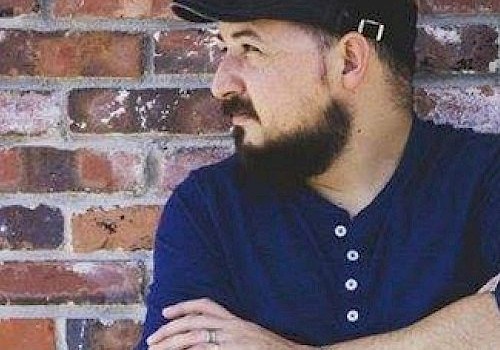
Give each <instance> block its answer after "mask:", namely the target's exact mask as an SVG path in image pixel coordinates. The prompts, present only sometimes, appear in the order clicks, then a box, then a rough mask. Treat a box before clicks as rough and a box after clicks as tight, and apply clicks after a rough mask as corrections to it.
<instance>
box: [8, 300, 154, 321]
mask: <svg viewBox="0 0 500 350" xmlns="http://www.w3.org/2000/svg"><path fill="white" fill-rule="evenodd" d="M145 312H146V307H145V306H144V305H143V304H129V305H70V304H66V305H9V306H0V319H8V318H18V319H35V318H44V319H47V318H52V319H57V318H65V319H97V320H102V321H118V320H133V321H138V322H142V321H144V316H145Z"/></svg>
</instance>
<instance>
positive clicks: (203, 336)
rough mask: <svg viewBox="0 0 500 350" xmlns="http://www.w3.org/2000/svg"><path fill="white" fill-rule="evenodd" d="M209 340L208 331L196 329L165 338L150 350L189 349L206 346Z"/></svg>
mask: <svg viewBox="0 0 500 350" xmlns="http://www.w3.org/2000/svg"><path fill="white" fill-rule="evenodd" d="M208 340H209V339H208V331H207V330H206V329H196V330H193V331H190V332H186V333H180V334H176V335H173V336H171V337H168V338H164V339H163V340H162V341H160V342H158V343H156V344H154V345H153V346H151V347H150V350H155V349H172V350H173V349H187V348H190V347H193V346H196V345H203V344H206V343H207V342H208Z"/></svg>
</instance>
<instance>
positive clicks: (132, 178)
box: [75, 149, 145, 192]
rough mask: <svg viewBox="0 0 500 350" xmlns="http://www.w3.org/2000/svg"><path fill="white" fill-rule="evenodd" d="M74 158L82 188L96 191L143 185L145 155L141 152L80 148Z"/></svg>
mask: <svg viewBox="0 0 500 350" xmlns="http://www.w3.org/2000/svg"><path fill="white" fill-rule="evenodd" d="M75 158H76V169H77V171H78V174H79V177H80V181H79V182H80V184H79V185H80V189H84V190H86V191H93V192H111V191H120V190H124V191H134V190H137V189H138V188H140V187H142V185H143V175H144V168H145V159H144V157H142V156H141V155H140V154H138V153H127V152H125V151H110V152H108V153H104V152H98V151H95V150H87V149H81V150H79V151H78V152H77V154H76V157H75Z"/></svg>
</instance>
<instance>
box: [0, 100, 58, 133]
mask: <svg viewBox="0 0 500 350" xmlns="http://www.w3.org/2000/svg"><path fill="white" fill-rule="evenodd" d="M63 113H64V110H63V99H62V95H61V94H56V93H44V92H2V91H0V135H3V136H9V135H27V136H38V135H42V134H56V132H57V128H58V126H59V122H60V121H61V119H62V116H63Z"/></svg>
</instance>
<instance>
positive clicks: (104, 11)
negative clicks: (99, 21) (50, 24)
mask: <svg viewBox="0 0 500 350" xmlns="http://www.w3.org/2000/svg"><path fill="white" fill-rule="evenodd" d="M170 2H171V1H169V0H85V1H81V0H55V4H54V9H53V13H54V16H56V17H107V18H151V17H153V18H154V17H161V18H173V14H172V12H171V11H170V9H169V7H168V5H169V4H170Z"/></svg>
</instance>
